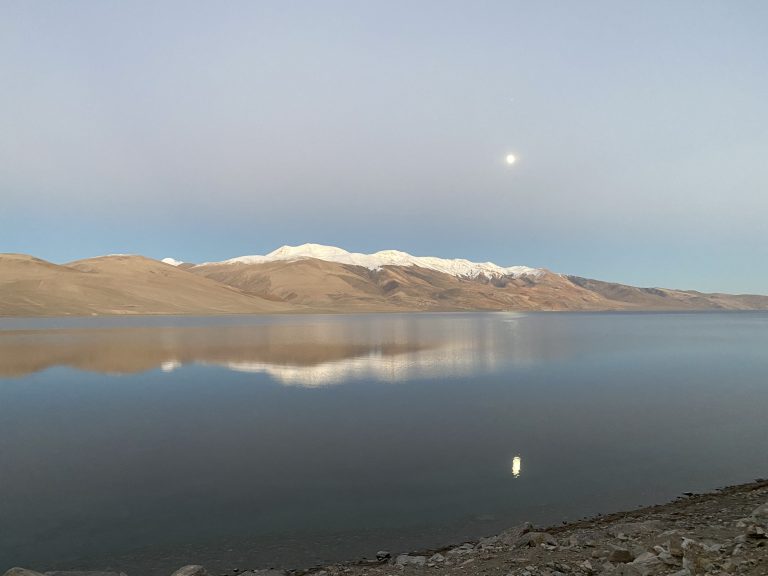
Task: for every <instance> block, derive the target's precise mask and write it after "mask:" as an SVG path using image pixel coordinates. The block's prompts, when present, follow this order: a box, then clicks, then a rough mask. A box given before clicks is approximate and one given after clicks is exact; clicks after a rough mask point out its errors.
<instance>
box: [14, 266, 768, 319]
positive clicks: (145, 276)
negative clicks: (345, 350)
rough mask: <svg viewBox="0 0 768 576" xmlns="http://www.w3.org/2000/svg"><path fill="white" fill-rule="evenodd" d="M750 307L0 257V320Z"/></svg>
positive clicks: (581, 291) (413, 270)
mask: <svg viewBox="0 0 768 576" xmlns="http://www.w3.org/2000/svg"><path fill="white" fill-rule="evenodd" d="M707 309H726V310H750V309H752V310H754V309H768V297H766V296H749V295H745V296H734V295H728V294H702V293H699V292H689V291H681V290H667V289H660V288H635V287H633V286H624V285H621V284H612V283H608V282H601V281H597V280H589V279H585V278H579V277H576V276H563V275H560V274H554V273H551V272H547V271H540V272H538V273H537V274H536V275H522V276H506V277H497V278H493V279H488V278H485V277H484V276H479V277H477V278H466V277H457V276H453V275H451V274H447V273H444V272H440V271H437V270H432V269H427V268H422V267H419V266H389V265H385V266H382V267H381V268H380V269H376V270H371V269H369V268H366V267H364V266H357V265H351V264H345V263H339V262H329V261H325V260H319V259H316V258H305V259H300V260H295V261H273V262H260V263H242V262H232V263H213V264H201V265H198V266H191V265H184V266H179V267H174V266H171V265H169V264H165V263H162V262H159V261H157V260H152V259H150V258H145V257H143V256H125V255H113V256H102V257H99V258H91V259H88V260H78V261H76V262H71V263H69V264H67V265H56V264H52V263H50V262H46V261H44V260H40V259H37V258H34V257H32V256H26V255H20V254H0V316H45V315H88V314H227V313H241V314H249V313H271V312H285V311H294V312H386V311H447V310H707Z"/></svg>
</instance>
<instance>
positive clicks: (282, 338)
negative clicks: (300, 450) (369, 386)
mask: <svg viewBox="0 0 768 576" xmlns="http://www.w3.org/2000/svg"><path fill="white" fill-rule="evenodd" d="M516 318H517V316H514V315H509V316H505V317H504V319H505V322H497V321H489V320H488V319H485V320H483V321H479V319H478V318H477V317H474V316H469V315H467V316H462V315H419V316H405V315H401V316H400V315H399V316H376V317H370V316H359V317H347V318H340V317H302V318H293V319H291V320H286V319H277V320H275V321H269V322H259V323H254V324H247V325H211V326H204V327H130V328H114V327H104V328H59V329H53V330H5V331H0V377H16V376H23V375H25V374H30V373H33V372H37V371H40V370H45V369H47V368H51V367H54V366H69V367H73V368H77V369H80V370H87V371H94V372H101V373H109V374H130V373H136V372H142V371H147V370H154V369H160V370H162V371H164V372H172V371H174V370H176V369H178V368H180V367H181V366H183V365H185V364H203V365H209V366H219V367H224V368H227V369H230V370H235V371H240V372H258V373H265V374H269V375H270V376H271V377H273V378H274V379H275V380H277V381H279V382H281V383H284V384H289V385H299V386H326V385H332V384H339V383H343V382H345V381H348V380H352V379H357V378H374V379H378V380H384V381H399V380H405V379H409V378H418V377H434V376H440V375H463V374H470V373H478V372H485V371H492V370H493V369H494V368H495V367H496V365H497V363H498V362H499V361H500V359H502V358H503V359H504V360H506V361H509V360H512V361H515V362H518V363H526V362H529V361H530V360H531V359H532V355H533V348H532V343H531V341H530V340H529V339H528V338H519V337H518V336H516V334H515V333H516V323H515V319H516Z"/></svg>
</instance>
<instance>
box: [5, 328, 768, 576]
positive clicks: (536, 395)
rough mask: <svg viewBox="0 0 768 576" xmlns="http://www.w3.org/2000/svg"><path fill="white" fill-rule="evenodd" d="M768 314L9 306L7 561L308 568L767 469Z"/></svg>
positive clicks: (621, 505)
mask: <svg viewBox="0 0 768 576" xmlns="http://www.w3.org/2000/svg"><path fill="white" fill-rule="evenodd" d="M766 414H768V314H766V313H693V314H620V313H616V314H613V313H606V314H525V315H523V314H506V313H495V314H411V315H406V314H403V315H354V316H272V317H227V318H130V319H129V318H121V319H59V320H52V319H42V320H10V319H6V320H0V572H1V571H3V570H5V569H6V568H8V567H10V566H12V565H26V566H29V567H32V568H37V569H40V570H45V569H53V568H73V567H78V568H107V567H111V568H117V569H122V570H124V571H126V572H128V573H129V574H131V576H135V575H136V574H146V575H148V576H154V575H155V574H157V575H165V574H168V573H170V572H172V571H173V569H175V568H177V567H179V566H181V565H183V564H187V563H203V564H205V565H207V566H208V567H209V568H210V569H212V570H213V571H214V573H215V572H216V571H217V570H224V569H229V568H233V567H239V568H253V567H266V566H287V567H296V566H307V565H311V564H314V563H316V562H322V561H331V560H340V559H351V558H355V557H361V556H368V557H372V556H373V555H374V554H375V552H376V551H377V550H379V549H382V548H383V549H390V550H392V551H401V550H408V549H414V548H419V547H429V546H436V545H441V544H447V543H449V542H461V541H462V540H463V539H466V538H476V537H479V536H483V535H487V534H491V533H494V532H498V531H499V530H501V529H503V528H505V527H507V526H510V525H513V524H516V523H518V522H521V521H524V520H533V521H536V522H539V523H544V524H546V523H556V522H560V521H561V520H564V519H576V518H578V517H580V516H583V515H586V514H594V513H598V512H609V511H614V510H617V509H625V508H631V507H634V506H637V505H640V504H649V503H654V502H659V501H663V500H666V499H669V498H672V497H674V496H676V495H678V494H679V493H680V492H682V491H684V490H701V489H711V488H715V487H717V486H722V485H725V484H729V483H736V482H743V481H749V480H752V479H753V478H755V477H758V476H765V475H766V474H768V418H766Z"/></svg>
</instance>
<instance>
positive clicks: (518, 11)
mask: <svg viewBox="0 0 768 576" xmlns="http://www.w3.org/2000/svg"><path fill="white" fill-rule="evenodd" d="M767 27H768V2H765V1H764V0H756V1H752V2H750V1H746V0H739V1H733V0H724V1H721V2H711V1H702V0H696V1H690V2H688V1H682V0H681V1H673V0H663V1H647V0H642V1H640V0H636V1H632V2H629V1H615V0H610V1H605V2H586V1H584V2H582V1H579V2H572V1H570V0H562V1H558V2H546V1H540V0H536V1H533V0H531V1H527V2H517V1H498V2H495V1H470V0H465V1H462V2H455V1H418V0H408V1H405V0H404V1H391V0H387V1H384V0H381V1H376V2H374V1H359V0H350V1H347V2H339V1H329V0H323V1H315V0H307V1H304V2H291V1H286V0H275V1H267V0H258V1H256V0H249V1H233V0H228V1H226V2H221V1H214V0H211V1H209V2H194V1H190V0H179V1H158V0H152V1H147V2H140V1H136V0H131V1H128V0H126V1H123V2H117V1H104V0H94V1H85V0H79V1H70V2H61V1H60V0H52V1H48V2H44V1H34V0H3V1H2V2H0V251H3V252H25V253H31V254H34V255H36V256H40V257H42V258H46V259H49V260H52V261H55V262H65V261H68V260H71V259H75V258H81V257H86V256H94V255H99V254H104V253H113V252H131V253H142V254H145V255H147V256H152V257H158V258H160V257H164V256H173V257H176V258H179V259H182V260H187V261H205V260H219V259H224V258H229V257H234V256H239V255H243V254H258V253H266V252H269V251H271V250H273V249H274V248H276V247H278V246H280V245H282V244H300V243H304V242H318V243H324V244H334V245H338V246H341V247H344V248H347V249H349V250H355V251H366V252H367V251H375V250H380V249H385V248H396V249H401V250H405V251H408V252H411V253H414V254H416V255H435V256H443V257H464V258H469V259H473V260H483V261H484V260H492V261H494V262H497V263H498V264H502V265H515V264H525V265H529V266H543V267H547V268H550V269H552V270H555V271H558V272H567V273H574V274H579V275H583V276H589V277H594V278H600V279H605V280H615V281H621V282H627V283H632V284H637V285H656V286H666V287H673V288H674V287H682V288H696V289H702V290H723V291H749V292H761V293H768V266H766V262H768V242H767V241H766V240H767V234H768V158H767V157H766V156H767V154H768V34H766V28H767ZM508 153H514V154H516V155H517V156H518V158H519V160H518V162H517V164H516V165H514V166H512V167H509V166H507V165H505V163H504V157H505V155H506V154H508Z"/></svg>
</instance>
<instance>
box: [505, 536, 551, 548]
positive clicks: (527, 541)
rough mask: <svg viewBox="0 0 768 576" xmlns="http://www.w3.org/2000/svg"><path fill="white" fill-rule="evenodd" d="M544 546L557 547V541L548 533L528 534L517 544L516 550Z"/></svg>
mask: <svg viewBox="0 0 768 576" xmlns="http://www.w3.org/2000/svg"><path fill="white" fill-rule="evenodd" d="M542 544H546V545H548V546H557V540H555V538H554V536H552V535H551V534H550V533H548V532H526V533H525V534H523V535H522V536H521V537H520V538H518V540H517V542H515V548H525V547H526V546H529V547H535V546H541V545H542Z"/></svg>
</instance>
